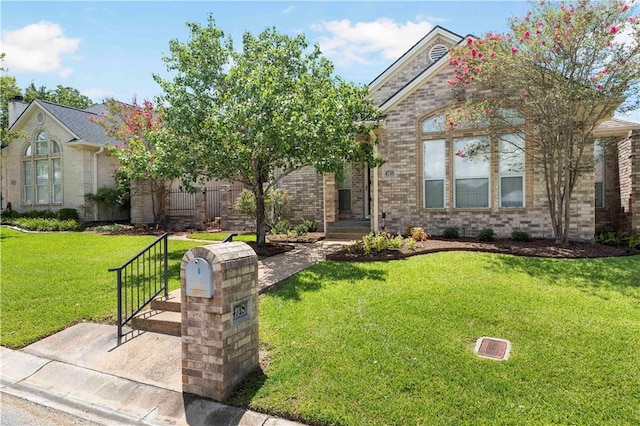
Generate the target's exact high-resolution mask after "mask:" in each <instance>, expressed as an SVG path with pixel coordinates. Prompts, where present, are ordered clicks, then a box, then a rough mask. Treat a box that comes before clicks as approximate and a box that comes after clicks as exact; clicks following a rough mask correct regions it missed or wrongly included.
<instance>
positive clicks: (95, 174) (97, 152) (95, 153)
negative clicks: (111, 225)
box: [93, 146, 104, 222]
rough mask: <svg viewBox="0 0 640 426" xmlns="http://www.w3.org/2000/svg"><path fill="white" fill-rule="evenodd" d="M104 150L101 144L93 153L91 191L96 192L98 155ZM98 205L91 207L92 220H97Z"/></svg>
mask: <svg viewBox="0 0 640 426" xmlns="http://www.w3.org/2000/svg"><path fill="white" fill-rule="evenodd" d="M103 152H104V147H103V146H101V147H100V149H99V150H97V151H96V152H94V153H93V193H94V194H97V193H98V155H100V154H102V153H103ZM98 208H99V207H98V206H96V208H95V209H93V220H94V221H96V222H97V221H98Z"/></svg>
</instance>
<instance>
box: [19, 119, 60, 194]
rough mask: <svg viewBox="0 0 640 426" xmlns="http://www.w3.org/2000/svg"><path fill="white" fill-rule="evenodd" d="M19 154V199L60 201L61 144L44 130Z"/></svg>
mask: <svg viewBox="0 0 640 426" xmlns="http://www.w3.org/2000/svg"><path fill="white" fill-rule="evenodd" d="M33 145H34V146H33V147H32V144H28V145H27V146H26V147H25V149H24V151H23V158H22V184H23V187H22V201H23V203H24V204H61V203H62V163H61V159H60V145H59V144H58V143H57V142H56V141H53V140H51V139H49V137H48V135H47V132H45V131H41V132H39V133H38V134H37V136H36V138H35V140H34V142H33Z"/></svg>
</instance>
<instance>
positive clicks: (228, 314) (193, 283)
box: [180, 242, 258, 401]
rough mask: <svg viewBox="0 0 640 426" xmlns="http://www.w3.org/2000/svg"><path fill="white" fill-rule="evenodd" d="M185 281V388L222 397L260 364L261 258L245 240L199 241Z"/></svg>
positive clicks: (188, 257) (183, 270)
mask: <svg viewBox="0 0 640 426" xmlns="http://www.w3.org/2000/svg"><path fill="white" fill-rule="evenodd" d="M180 285H181V289H182V300H181V302H182V390H183V391H184V392H186V393H192V394H196V395H200V396H204V397H207V398H211V399H214V400H216V401H222V400H224V399H225V398H226V397H227V396H229V394H230V393H231V391H232V390H233V388H234V387H235V386H236V385H237V384H238V383H239V382H240V381H241V380H242V379H244V378H245V376H246V375H247V374H249V373H250V372H251V371H253V370H254V369H255V368H256V367H257V366H258V258H257V256H256V253H255V252H254V251H253V249H251V247H249V246H248V245H247V244H245V243H241V242H232V243H224V244H211V245H207V246H202V247H194V248H192V249H190V250H189V251H188V252H187V253H186V254H185V255H184V257H183V258H182V264H181V267H180Z"/></svg>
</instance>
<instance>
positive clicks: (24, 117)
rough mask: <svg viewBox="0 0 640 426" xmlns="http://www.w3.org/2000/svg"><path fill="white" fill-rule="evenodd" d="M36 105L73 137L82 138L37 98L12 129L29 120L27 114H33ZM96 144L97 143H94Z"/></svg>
mask: <svg viewBox="0 0 640 426" xmlns="http://www.w3.org/2000/svg"><path fill="white" fill-rule="evenodd" d="M34 105H37V108H38V109H40V111H43V112H44V113H45V114H46V115H47V116H48V117H49V118H51V119H52V120H53V121H54V122H55V123H56V124H58V125H59V126H60V127H62V128H63V129H65V130H66V131H67V132H69V134H70V135H71V136H73V138H75V139H80V136H78V135H76V134H75V133H74V132H73V131H72V130H71V129H69V128H68V127H67V126H66V125H65V124H64V123H63V122H62V121H60V120H58V118H57V117H56V116H54V115H53V114H51V113H50V112H49V111H47V109H46V108H44V107H43V106H42V105H41V104H40V102H38V100H37V99H35V100H33V101H32V102H31V103H30V104H29V106H28V107H27V108H26V109H25V110H24V112H23V113H22V114H20V117H18V119H17V120H16V121H15V122H14V123H13V124H12V125H11V129H13V128H14V127H19V126H20V124H21V123H22V122H23V121H25V120H27V116H30V115H31V110H32V109H34V108H36V107H35V106H34ZM94 146H95V144H94Z"/></svg>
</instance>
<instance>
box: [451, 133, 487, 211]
mask: <svg viewBox="0 0 640 426" xmlns="http://www.w3.org/2000/svg"><path fill="white" fill-rule="evenodd" d="M477 139H486V140H487V141H488V142H489V145H488V146H489V150H490V147H491V138H489V136H472V137H457V138H453V141H452V143H453V152H454V154H453V157H454V160H453V205H454V207H455V208H456V209H458V210H469V209H471V210H486V209H489V208H491V155H490V152H488V153H486V154H484V155H487V156H488V158H487V160H486V161H484V163H486V169H487V173H486V175H485V174H482V175H480V174H477V175H469V176H464V177H458V174H457V173H458V170H459V164H460V162H461V161H464V159H463V158H462V157H460V156H456V155H455V152H456V151H457V150H458V149H460V148H458V146H457V143H458V142H465V141H471V140H477ZM470 161H477V156H476V157H475V160H470ZM457 165H458V166H457ZM481 179H482V180H486V181H487V202H486V205H485V206H470V207H466V206H465V207H459V203H458V181H462V180H481Z"/></svg>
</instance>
